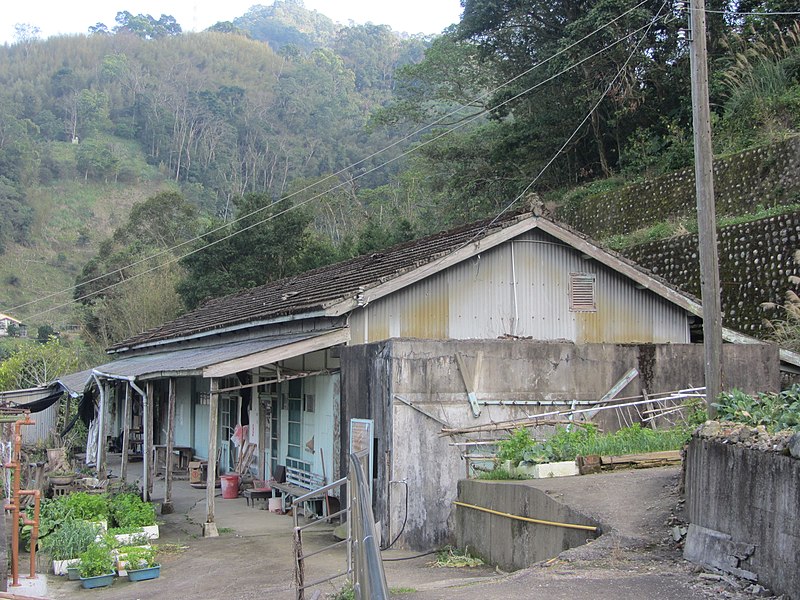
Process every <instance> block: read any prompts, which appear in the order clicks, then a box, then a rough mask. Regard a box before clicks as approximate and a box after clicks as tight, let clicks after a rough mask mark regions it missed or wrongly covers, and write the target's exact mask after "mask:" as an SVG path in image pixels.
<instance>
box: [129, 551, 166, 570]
mask: <svg viewBox="0 0 800 600" xmlns="http://www.w3.org/2000/svg"><path fill="white" fill-rule="evenodd" d="M120 562H121V563H124V564H125V566H126V568H127V569H128V570H135V569H147V568H150V567H157V566H158V565H159V563H158V560H157V559H156V551H155V549H154V548H150V547H147V548H142V547H136V548H126V549H125V551H124V558H123V559H121V560H120Z"/></svg>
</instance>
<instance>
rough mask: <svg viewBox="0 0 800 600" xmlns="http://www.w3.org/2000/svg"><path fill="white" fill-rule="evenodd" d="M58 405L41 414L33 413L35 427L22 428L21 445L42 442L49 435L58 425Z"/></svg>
mask: <svg viewBox="0 0 800 600" xmlns="http://www.w3.org/2000/svg"><path fill="white" fill-rule="evenodd" d="M58 405H59V403H58V402H56V403H55V404H53V406H51V407H50V408H48V409H46V410H43V411H42V412H38V413H33V414H32V415H31V419H33V420H34V421H35V422H36V424H35V425H26V426H24V427H23V428H22V443H23V444H35V443H36V442H38V441H42V442H44V441H45V440H46V439H47V436H48V435H50V430H52V429H55V428H56V425H57V424H58Z"/></svg>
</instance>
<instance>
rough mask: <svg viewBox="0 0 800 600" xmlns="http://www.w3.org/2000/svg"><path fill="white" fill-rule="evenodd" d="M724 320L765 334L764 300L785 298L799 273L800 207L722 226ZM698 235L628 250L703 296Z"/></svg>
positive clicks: (642, 262) (734, 326) (768, 314)
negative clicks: (747, 221)
mask: <svg viewBox="0 0 800 600" xmlns="http://www.w3.org/2000/svg"><path fill="white" fill-rule="evenodd" d="M717 238H718V249H719V262H720V286H721V290H722V310H723V313H724V316H723V322H724V324H725V325H726V326H727V327H730V328H732V329H736V330H738V331H741V332H743V333H748V334H750V335H755V336H762V337H763V336H765V335H766V334H767V333H768V329H766V328H765V327H764V324H763V319H764V318H770V319H772V318H780V316H781V313H780V312H779V311H768V312H765V311H764V310H763V309H761V308H760V305H761V303H762V302H776V303H782V302H783V296H784V294H785V292H786V291H787V290H789V289H793V288H794V287H796V286H792V285H791V284H790V283H789V276H790V275H800V265H797V264H796V263H795V262H794V258H793V257H794V253H795V251H796V250H800V241H799V240H800V212H793V213H790V214H785V215H779V216H775V217H769V218H766V219H761V220H759V221H752V222H750V223H742V224H739V225H731V226H729V227H724V228H722V229H720V230H719V231H718V234H717ZM697 248H698V242H697V235H693V234H692V235H684V236H679V237H676V238H672V239H668V240H662V241H658V242H650V243H647V244H641V245H638V246H635V247H633V248H630V249H628V250H626V251H625V252H624V254H625V256H627V257H628V258H630V259H631V260H633V261H635V262H637V263H638V264H640V265H642V266H643V267H646V268H647V269H650V270H651V271H653V272H654V273H656V274H657V275H660V276H661V277H663V278H664V279H666V280H667V281H669V282H670V283H673V284H675V285H677V286H678V287H679V288H681V289H682V290H684V291H685V292H688V293H690V294H694V295H696V296H698V297H699V296H700V262H699V260H700V259H699V257H698V250H697Z"/></svg>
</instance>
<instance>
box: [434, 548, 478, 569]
mask: <svg viewBox="0 0 800 600" xmlns="http://www.w3.org/2000/svg"><path fill="white" fill-rule="evenodd" d="M482 564H483V560H481V559H480V558H478V557H477V556H472V555H471V554H470V553H469V548H466V549H465V550H464V551H461V550H459V549H458V548H454V547H453V546H445V547H444V548H442V549H441V550H439V552H437V553H436V560H435V561H433V562H432V563H431V566H433V567H449V568H456V569H458V568H461V567H480V566H481V565H482Z"/></svg>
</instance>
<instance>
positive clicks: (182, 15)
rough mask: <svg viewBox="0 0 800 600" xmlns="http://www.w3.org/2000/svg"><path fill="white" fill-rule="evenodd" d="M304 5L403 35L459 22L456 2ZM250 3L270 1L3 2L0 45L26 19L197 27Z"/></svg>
mask: <svg viewBox="0 0 800 600" xmlns="http://www.w3.org/2000/svg"><path fill="white" fill-rule="evenodd" d="M304 3H305V6H306V8H309V9H312V10H316V11H318V12H320V13H322V14H324V15H326V16H328V17H330V18H331V19H333V20H334V21H338V22H339V23H342V24H347V23H348V22H349V21H351V20H352V21H354V22H356V23H366V22H368V21H369V22H372V23H375V24H386V25H391V27H392V29H395V30H396V31H405V32H408V33H440V32H441V31H442V29H444V28H445V27H447V26H448V25H450V24H451V23H455V22H457V21H458V20H459V16H460V14H461V5H460V3H459V0H399V1H394V2H387V1H385V0H305V2H304ZM254 4H264V5H271V4H272V0H264V1H263V2H254V1H253V0H225V1H223V2H211V1H209V0H204V1H197V0H157V1H156V0H115V1H109V0H77V1H72V2H70V1H68V0H4V2H3V8H2V9H1V10H0V43H13V42H14V25H15V24H17V23H27V24H29V25H34V26H36V27H38V28H39V29H40V30H41V36H42V37H48V36H51V35H57V34H62V33H86V31H87V29H88V28H89V26H90V25H94V24H95V23H98V22H101V23H105V24H106V25H107V26H108V27H109V29H110V28H111V27H113V26H114V24H115V23H114V16H115V15H116V14H117V12H119V11H122V10H127V11H128V12H130V13H133V14H139V13H143V14H150V15H153V16H154V17H155V18H159V17H160V16H161V15H162V14H167V15H172V16H173V17H175V19H176V20H177V21H178V23H180V25H181V27H182V28H183V30H184V31H201V30H203V29H205V28H206V27H209V26H210V25H213V24H214V23H216V22H217V21H231V20H233V19H234V18H236V17H239V16H241V15H243V14H244V13H245V12H246V11H247V9H248V8H250V6H253V5H254Z"/></svg>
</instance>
